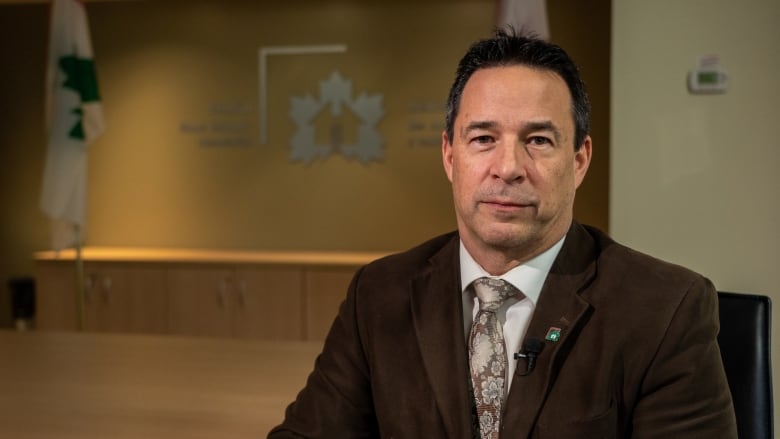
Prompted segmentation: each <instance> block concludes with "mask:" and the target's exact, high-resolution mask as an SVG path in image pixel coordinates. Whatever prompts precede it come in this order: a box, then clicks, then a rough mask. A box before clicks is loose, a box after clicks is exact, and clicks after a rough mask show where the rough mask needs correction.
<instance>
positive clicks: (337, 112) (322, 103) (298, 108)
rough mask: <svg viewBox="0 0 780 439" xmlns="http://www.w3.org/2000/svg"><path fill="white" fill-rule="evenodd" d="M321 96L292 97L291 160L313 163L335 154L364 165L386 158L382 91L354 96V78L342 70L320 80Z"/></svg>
mask: <svg viewBox="0 0 780 439" xmlns="http://www.w3.org/2000/svg"><path fill="white" fill-rule="evenodd" d="M319 85H320V89H319V96H318V97H317V98H315V97H314V96H312V95H311V94H306V95H305V96H293V97H291V98H290V117H291V118H292V120H293V122H295V125H296V131H295V133H294V134H293V136H292V138H291V139H290V159H291V160H293V161H300V162H304V163H311V162H314V161H316V160H319V159H325V158H327V157H329V156H330V155H333V154H335V153H339V154H341V155H342V156H343V157H345V158H347V159H356V160H358V161H360V162H361V163H363V164H368V163H371V162H375V161H380V160H382V158H383V156H384V151H383V148H382V147H383V143H384V141H383V139H382V137H381V136H380V134H379V132H378V131H377V130H376V125H377V123H378V122H379V120H380V119H381V118H382V116H384V109H383V102H382V101H383V96H382V95H381V94H372V95H369V94H366V93H361V94H359V95H358V96H357V97H354V98H353V96H352V81H350V80H348V79H345V78H343V77H342V76H341V74H340V73H339V72H338V71H334V72H333V73H331V75H330V77H329V78H328V79H326V80H324V81H320V84H319Z"/></svg>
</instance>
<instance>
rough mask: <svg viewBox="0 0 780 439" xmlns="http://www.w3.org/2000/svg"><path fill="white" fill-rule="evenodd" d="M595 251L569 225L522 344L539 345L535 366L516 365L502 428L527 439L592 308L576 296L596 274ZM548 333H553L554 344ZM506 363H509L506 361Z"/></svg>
mask: <svg viewBox="0 0 780 439" xmlns="http://www.w3.org/2000/svg"><path fill="white" fill-rule="evenodd" d="M596 258H597V249H596V244H595V242H594V240H593V238H592V237H591V236H590V234H588V232H587V231H586V230H585V229H584V228H583V227H582V226H580V225H579V224H577V223H574V224H572V226H571V228H570V229H569V232H568V234H567V236H566V241H565V243H564V245H563V248H562V249H561V252H560V253H559V254H558V258H557V259H556V260H555V262H554V263H553V266H552V268H551V269H550V274H549V275H548V276H547V280H546V281H545V283H544V286H543V287H542V293H541V295H540V297H539V302H538V303H537V306H536V309H535V310H534V315H533V318H532V319H531V322H530V323H529V326H528V330H527V332H526V337H525V339H526V340H528V339H529V338H536V339H537V340H540V341H543V342H544V345H545V346H544V348H543V349H542V352H541V353H540V354H539V355H538V358H537V361H536V367H535V368H534V369H533V371H532V372H530V373H527V374H526V367H525V360H518V361H521V362H522V363H521V364H519V365H518V368H517V371H516V373H515V376H514V377H513V381H512V388H511V390H510V392H509V395H508V396H507V402H506V405H505V408H504V417H503V422H504V428H507V429H508V430H509V431H512V432H514V433H519V434H518V436H519V437H528V436H529V435H530V434H531V430H532V428H533V426H534V425H535V424H536V418H537V417H538V414H539V412H540V410H541V408H542V406H543V405H544V401H545V399H546V398H547V395H548V393H549V391H550V389H551V388H552V386H553V385H554V384H555V380H556V378H557V376H558V372H559V371H560V369H561V367H562V366H563V363H564V361H565V360H566V357H567V355H568V353H569V352H570V351H571V348H572V347H573V345H574V343H575V341H576V339H577V336H578V335H579V333H580V331H581V330H582V328H583V326H584V325H585V324H586V323H587V321H588V319H589V317H590V315H591V313H592V311H593V308H592V307H591V305H590V303H588V301H587V300H585V299H584V298H583V297H582V296H581V294H580V292H582V290H583V289H584V288H585V287H586V286H587V285H588V284H589V283H590V282H591V280H592V279H593V277H594V276H595V274H596V263H595V261H596ZM554 333H557V335H558V338H557V341H556V340H553V339H555V335H554ZM510 361H513V360H512V359H511V357H510Z"/></svg>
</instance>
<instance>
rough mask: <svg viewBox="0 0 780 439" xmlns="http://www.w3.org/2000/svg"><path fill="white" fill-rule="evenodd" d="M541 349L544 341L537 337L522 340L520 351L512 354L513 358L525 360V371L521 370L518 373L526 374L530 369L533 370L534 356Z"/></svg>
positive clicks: (537, 354) (536, 355)
mask: <svg viewBox="0 0 780 439" xmlns="http://www.w3.org/2000/svg"><path fill="white" fill-rule="evenodd" d="M543 349H544V342H543V341H541V340H539V339H538V338H530V337H529V338H526V339H525V342H523V349H522V350H521V351H520V352H515V354H514V358H515V360H519V359H521V358H524V359H525V361H526V370H525V372H521V373H520V375H523V376H525V375H528V374H530V373H531V371H533V370H534V366H536V358H537V357H538V356H539V354H540V353H541V352H542V350H543Z"/></svg>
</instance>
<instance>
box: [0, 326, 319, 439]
mask: <svg viewBox="0 0 780 439" xmlns="http://www.w3.org/2000/svg"><path fill="white" fill-rule="evenodd" d="M321 348H322V344H321V342H316V343H310V342H266V341H239V340H229V339H224V340H223V339H213V338H194V337H174V336H148V335H117V334H95V333H76V332H73V333H65V332H62V333H56V332H35V331H32V332H11V331H0V437H4V438H5V437H8V438H15V439H31V438H36V439H39V438H40V439H46V438H79V439H92V438H95V439H97V438H101V439H104V438H116V439H121V438H144V439H155V438H166V439H178V438H255V439H256V438H264V437H265V435H266V433H267V432H268V430H270V429H271V428H272V427H273V426H274V425H276V424H278V423H279V422H280V421H281V419H282V416H283V413H284V408H285V407H286V406H287V404H289V403H290V402H291V401H292V400H293V398H294V397H295V395H296V394H297V392H298V391H299V390H300V389H301V388H302V387H303V385H304V383H305V379H306V377H307V375H308V373H309V372H310V371H311V369H312V367H313V365H314V359H315V357H316V356H317V354H318V353H319V351H320V349H321Z"/></svg>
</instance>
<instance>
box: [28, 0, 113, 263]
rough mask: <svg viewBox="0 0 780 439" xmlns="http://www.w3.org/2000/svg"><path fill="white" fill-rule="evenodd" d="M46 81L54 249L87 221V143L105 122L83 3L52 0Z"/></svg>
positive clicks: (47, 186) (47, 207)
mask: <svg viewBox="0 0 780 439" xmlns="http://www.w3.org/2000/svg"><path fill="white" fill-rule="evenodd" d="M49 38H50V40H49V65H48V71H47V75H46V81H47V84H46V86H47V98H46V99H47V102H46V111H47V115H46V116H47V130H48V147H47V152H46V164H45V168H44V174H43V188H42V190H41V200H40V203H41V209H42V210H43V212H44V213H45V214H46V215H48V216H49V217H50V218H51V221H52V246H53V248H54V249H56V250H60V249H62V248H65V247H70V246H75V245H78V244H80V242H77V240H78V239H79V236H80V233H79V232H78V231H79V230H82V231H83V229H84V227H85V223H86V221H85V220H86V188H87V145H89V144H90V143H92V141H93V140H94V139H95V138H96V137H98V136H99V135H100V134H101V133H102V132H103V128H104V122H103V112H102V108H101V106H100V95H99V94H98V87H97V77H96V75H95V65H94V62H93V59H92V42H91V41H90V37H89V25H88V23H87V14H86V10H85V8H84V4H83V3H82V2H81V1H77V0H53V1H52V9H51V30H50V37H49Z"/></svg>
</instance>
